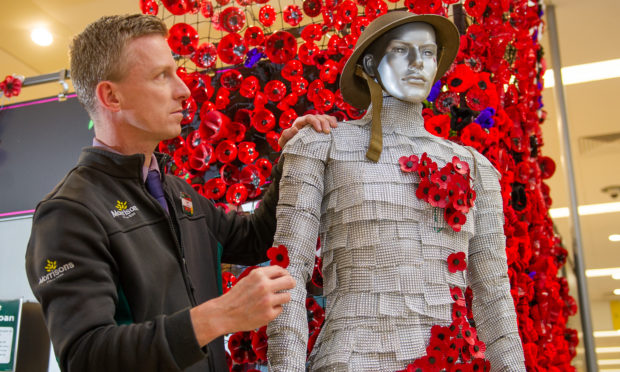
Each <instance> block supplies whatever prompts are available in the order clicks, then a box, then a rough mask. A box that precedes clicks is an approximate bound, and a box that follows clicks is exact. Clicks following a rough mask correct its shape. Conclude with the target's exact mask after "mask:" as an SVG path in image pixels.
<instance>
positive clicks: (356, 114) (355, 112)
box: [346, 104, 366, 120]
mask: <svg viewBox="0 0 620 372" xmlns="http://www.w3.org/2000/svg"><path fill="white" fill-rule="evenodd" d="M346 111H347V116H348V117H350V118H351V119H353V120H357V119H361V118H362V117H364V114H366V109H360V108H357V107H353V106H351V105H349V104H347V108H346Z"/></svg>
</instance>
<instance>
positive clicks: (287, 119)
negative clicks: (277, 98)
mask: <svg viewBox="0 0 620 372" xmlns="http://www.w3.org/2000/svg"><path fill="white" fill-rule="evenodd" d="M295 119H297V112H295V110H293V109H288V110H286V111H284V112H283V113H282V114H281V115H280V119H279V120H278V125H279V126H280V128H282V129H288V128H290V127H291V126H293V122H294V121H295Z"/></svg>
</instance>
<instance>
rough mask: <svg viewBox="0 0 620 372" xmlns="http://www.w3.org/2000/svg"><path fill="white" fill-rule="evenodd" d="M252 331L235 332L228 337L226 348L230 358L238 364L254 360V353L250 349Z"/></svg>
mask: <svg viewBox="0 0 620 372" xmlns="http://www.w3.org/2000/svg"><path fill="white" fill-rule="evenodd" d="M253 333H254V331H249V332H237V333H234V334H232V335H231V336H230V337H229V338H228V350H230V354H231V357H232V359H233V360H234V361H235V362H237V363H240V364H243V363H254V362H256V359H257V358H256V353H254V350H253V349H252V336H253Z"/></svg>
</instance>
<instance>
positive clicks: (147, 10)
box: [140, 0, 159, 15]
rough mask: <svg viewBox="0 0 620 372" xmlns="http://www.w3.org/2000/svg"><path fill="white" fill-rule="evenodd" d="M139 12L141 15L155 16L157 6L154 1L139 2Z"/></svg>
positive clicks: (142, 0)
mask: <svg viewBox="0 0 620 372" xmlns="http://www.w3.org/2000/svg"><path fill="white" fill-rule="evenodd" d="M140 11H141V12H142V14H150V15H157V12H159V5H157V1H155V0H140Z"/></svg>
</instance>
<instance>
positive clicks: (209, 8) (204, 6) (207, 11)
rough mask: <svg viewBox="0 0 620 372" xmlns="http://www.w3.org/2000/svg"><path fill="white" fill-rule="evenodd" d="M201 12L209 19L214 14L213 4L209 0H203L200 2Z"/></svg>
mask: <svg viewBox="0 0 620 372" xmlns="http://www.w3.org/2000/svg"><path fill="white" fill-rule="evenodd" d="M200 14H202V16H203V17H205V18H206V19H209V18H211V17H212V16H213V4H211V1H209V0H202V3H201V4H200Z"/></svg>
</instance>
